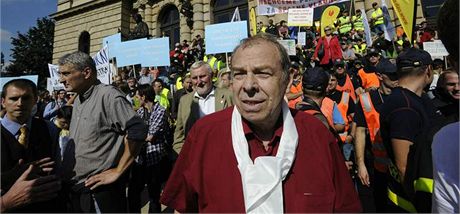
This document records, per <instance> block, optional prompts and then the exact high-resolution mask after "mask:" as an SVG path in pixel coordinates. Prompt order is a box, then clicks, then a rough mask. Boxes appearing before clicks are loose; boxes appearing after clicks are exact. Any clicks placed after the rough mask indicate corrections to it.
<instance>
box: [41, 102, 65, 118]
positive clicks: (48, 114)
mask: <svg viewBox="0 0 460 214" xmlns="http://www.w3.org/2000/svg"><path fill="white" fill-rule="evenodd" d="M66 103H67V101H65V100H61V101H58V100H55V101H51V102H49V103H48V104H47V105H46V107H45V111H44V112H43V119H45V120H50V119H52V118H53V117H55V116H56V115H57V110H58V109H59V108H61V107H62V106H65V104H66ZM56 106H57V108H56Z"/></svg>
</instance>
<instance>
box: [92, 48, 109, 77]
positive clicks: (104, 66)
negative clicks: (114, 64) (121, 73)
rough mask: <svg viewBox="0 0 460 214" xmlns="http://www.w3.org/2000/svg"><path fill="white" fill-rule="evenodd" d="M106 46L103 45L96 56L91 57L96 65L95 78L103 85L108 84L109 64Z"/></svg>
mask: <svg viewBox="0 0 460 214" xmlns="http://www.w3.org/2000/svg"><path fill="white" fill-rule="evenodd" d="M107 49H108V48H107V45H105V46H104V47H103V48H102V49H101V50H100V51H99V52H97V53H96V55H94V56H93V60H94V63H96V71H97V78H98V79H99V80H100V81H101V82H102V83H104V84H110V80H111V72H110V71H111V70H110V63H109V55H108V53H107Z"/></svg>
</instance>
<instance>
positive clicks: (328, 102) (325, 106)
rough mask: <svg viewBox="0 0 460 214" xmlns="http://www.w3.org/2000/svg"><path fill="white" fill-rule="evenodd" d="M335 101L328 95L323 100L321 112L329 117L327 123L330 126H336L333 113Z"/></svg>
mask: <svg viewBox="0 0 460 214" xmlns="http://www.w3.org/2000/svg"><path fill="white" fill-rule="evenodd" d="M334 103H335V102H334V101H333V100H332V99H330V98H328V97H325V98H324V99H323V101H322V102H321V112H322V113H323V114H324V116H325V117H326V119H327V123H329V126H330V127H332V128H333V127H334V120H333V117H332V114H333V112H334Z"/></svg>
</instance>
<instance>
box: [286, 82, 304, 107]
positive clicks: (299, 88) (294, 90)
mask: <svg viewBox="0 0 460 214" xmlns="http://www.w3.org/2000/svg"><path fill="white" fill-rule="evenodd" d="M301 91H302V84H300V83H299V84H297V86H295V85H294V84H293V85H291V88H290V92H291V93H293V94H295V93H298V92H301ZM300 101H302V96H299V97H297V98H296V99H293V100H289V102H288V106H289V108H293V109H295V105H296V104H297V103H298V102H300Z"/></svg>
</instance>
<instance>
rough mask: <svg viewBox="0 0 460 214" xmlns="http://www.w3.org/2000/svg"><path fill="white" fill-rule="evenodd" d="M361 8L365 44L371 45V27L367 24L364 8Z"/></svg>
mask: <svg viewBox="0 0 460 214" xmlns="http://www.w3.org/2000/svg"><path fill="white" fill-rule="evenodd" d="M360 10H361V16H362V17H363V26H364V36H365V37H366V45H367V47H370V46H372V38H371V28H370V26H369V22H368V21H367V15H366V10H364V9H360Z"/></svg>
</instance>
